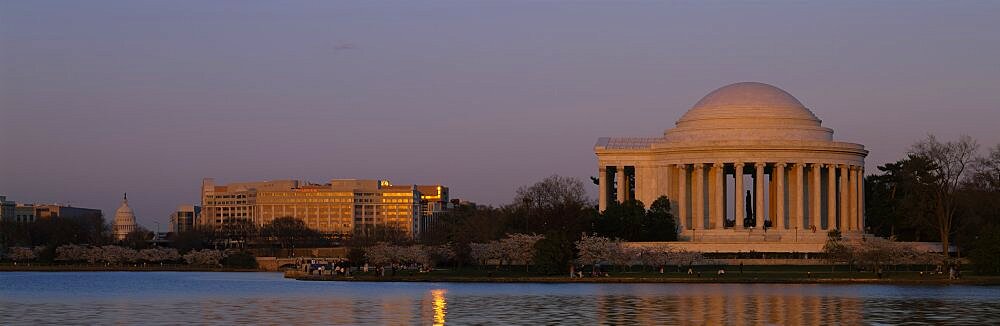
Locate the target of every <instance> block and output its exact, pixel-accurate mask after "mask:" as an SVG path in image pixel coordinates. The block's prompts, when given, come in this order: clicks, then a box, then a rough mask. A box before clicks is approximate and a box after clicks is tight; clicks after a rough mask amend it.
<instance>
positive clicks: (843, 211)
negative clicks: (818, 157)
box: [839, 164, 854, 230]
mask: <svg viewBox="0 0 1000 326" xmlns="http://www.w3.org/2000/svg"><path fill="white" fill-rule="evenodd" d="M839 168H840V169H839V170H840V205H839V206H840V225H841V230H853V229H854V226H853V225H852V224H853V222H852V221H851V218H850V217H849V216H848V214H847V198H848V193H847V174H848V172H847V165H845V164H841V165H839Z"/></svg>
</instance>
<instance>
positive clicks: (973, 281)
mask: <svg viewBox="0 0 1000 326" xmlns="http://www.w3.org/2000/svg"><path fill="white" fill-rule="evenodd" d="M284 275H285V278H289V279H294V280H297V281H310V282H413V283H437V282H446V283H544V284H556V283H602V284H614V283H619V284H649V283H681V284H685V283H686V284H698V283H701V284H845V285H847V284H886V285H953V284H954V285H984V286H997V285H1000V276H973V277H967V278H962V279H957V280H949V279H947V278H925V279H913V278H892V277H886V278H881V279H879V278H822V277H817V278H787V277H776V278H766V277H742V276H735V275H734V276H731V277H676V276H666V277H620V276H612V277H584V278H569V277H561V276H525V277H506V276H497V277H479V276H428V275H420V276H385V277H378V276H371V275H362V276H350V277H345V276H331V275H304V274H303V273H302V272H299V271H286V272H285V273H284Z"/></svg>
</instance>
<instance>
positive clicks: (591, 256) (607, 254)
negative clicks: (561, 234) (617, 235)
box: [576, 235, 620, 273]
mask: <svg viewBox="0 0 1000 326" xmlns="http://www.w3.org/2000/svg"><path fill="white" fill-rule="evenodd" d="M618 242H620V240H617V239H616V240H611V239H609V238H607V237H602V236H596V235H594V236H588V235H583V236H582V237H580V240H579V241H577V242H576V249H577V255H578V256H579V261H580V263H581V264H584V265H592V266H593V267H594V273H596V272H597V266H598V265H599V264H600V263H601V262H605V261H610V260H611V255H612V253H613V252H614V249H615V246H617V243H618Z"/></svg>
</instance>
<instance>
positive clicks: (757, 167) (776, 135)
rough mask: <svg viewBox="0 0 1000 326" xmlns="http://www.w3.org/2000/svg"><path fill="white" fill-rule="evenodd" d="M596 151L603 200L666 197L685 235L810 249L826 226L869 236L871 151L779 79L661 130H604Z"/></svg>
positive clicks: (733, 88) (702, 104) (725, 96)
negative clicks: (839, 136)
mask: <svg viewBox="0 0 1000 326" xmlns="http://www.w3.org/2000/svg"><path fill="white" fill-rule="evenodd" d="M594 151H595V154H596V155H597V158H598V171H599V177H598V179H599V185H600V190H599V208H600V209H601V210H602V211H603V210H604V209H605V208H607V207H608V205H612V204H614V203H616V202H619V203H620V202H623V201H625V200H629V199H637V200H640V201H642V202H643V203H645V204H646V205H649V204H651V203H652V202H653V201H654V200H655V199H656V198H658V197H660V196H666V197H667V198H669V199H670V201H671V207H672V208H673V210H674V215H675V216H677V218H678V225H679V228H680V230H679V231H680V232H679V234H680V238H681V239H682V240H684V241H690V242H712V243H716V244H731V246H730V247H731V248H732V249H733V250H732V251H734V252H738V251H747V250H756V251H763V252H767V251H798V252H802V251H803V250H805V249H804V248H808V251H814V250H816V249H817V248H819V249H821V248H822V243H823V242H824V241H825V240H826V230H832V229H837V230H840V231H841V233H842V234H844V235H845V236H846V237H859V236H861V235H862V234H863V230H864V227H865V225H864V191H863V189H862V187H863V182H862V178H863V176H864V163H865V162H864V159H865V156H867V154H868V151H866V150H865V148H864V146H862V145H860V144H855V143H848V142H841V141H834V140H833V130H832V129H829V128H826V127H823V126H822V125H821V121H820V119H818V118H817V117H816V116H815V115H814V114H813V113H812V112H811V111H810V110H809V109H807V108H806V107H805V106H804V105H802V103H801V102H799V100H798V99H796V98H795V97H793V96H792V95H790V94H788V93H787V92H785V91H783V90H781V89H779V88H777V87H774V86H771V85H767V84H763V83H755V82H744V83H736V84H732V85H728V86H724V87H722V88H719V89H717V90H715V91H713V92H711V93H709V94H708V95H706V96H705V97H703V98H702V99H701V100H700V101H698V103H697V104H695V105H694V107H692V108H691V109H690V110H688V111H687V113H685V114H684V115H683V116H682V117H681V118H680V119H679V120H678V121H677V122H676V125H675V126H674V128H671V129H668V130H666V131H665V132H664V134H663V136H662V137H622V138H601V139H599V140H598V142H597V144H596V146H595V147H594ZM748 244H751V245H748ZM783 244H808V245H807V246H794V245H791V246H786V245H783ZM817 245H819V246H818V247H817ZM723 247H725V246H723ZM714 248H720V247H718V246H715V247H714Z"/></svg>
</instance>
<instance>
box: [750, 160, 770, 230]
mask: <svg viewBox="0 0 1000 326" xmlns="http://www.w3.org/2000/svg"><path fill="white" fill-rule="evenodd" d="M766 164H767V163H765V162H755V163H754V167H755V168H756V169H757V170H756V174H755V175H754V176H755V177H754V181H753V183H754V190H755V191H756V192H757V193H756V194H755V195H754V204H755V206H754V214H753V216H754V218H755V219H756V221H757V227H763V226H764V216H766V215H764V165H766Z"/></svg>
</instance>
